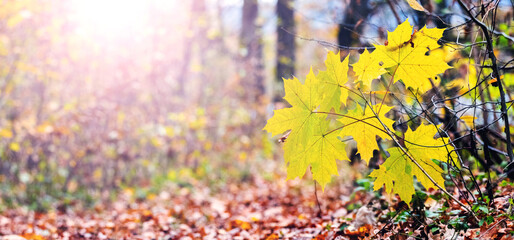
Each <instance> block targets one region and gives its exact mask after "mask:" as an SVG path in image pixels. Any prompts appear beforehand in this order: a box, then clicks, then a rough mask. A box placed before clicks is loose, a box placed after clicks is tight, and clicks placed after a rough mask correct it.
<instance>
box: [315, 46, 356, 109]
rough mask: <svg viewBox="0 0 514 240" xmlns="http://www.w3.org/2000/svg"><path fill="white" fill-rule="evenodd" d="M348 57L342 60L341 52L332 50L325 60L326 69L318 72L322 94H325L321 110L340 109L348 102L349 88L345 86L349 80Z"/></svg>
mask: <svg viewBox="0 0 514 240" xmlns="http://www.w3.org/2000/svg"><path fill="white" fill-rule="evenodd" d="M348 58H349V57H346V58H345V59H344V60H343V62H341V55H340V53H337V54H335V53H333V52H331V51H329V52H328V54H327V60H325V66H326V68H327V70H326V71H321V72H320V73H319V74H318V76H317V77H318V79H319V81H320V84H321V85H320V88H319V90H320V94H323V101H322V102H321V107H320V111H330V110H331V109H332V108H333V109H334V110H335V111H338V110H339V108H340V107H341V103H342V104H346V99H347V98H348V89H347V88H346V87H345V86H344V85H345V84H346V82H348Z"/></svg>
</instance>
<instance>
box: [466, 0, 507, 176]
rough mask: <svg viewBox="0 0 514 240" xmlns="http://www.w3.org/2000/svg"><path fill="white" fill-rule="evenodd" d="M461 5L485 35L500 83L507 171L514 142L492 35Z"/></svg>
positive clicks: (494, 73)
mask: <svg viewBox="0 0 514 240" xmlns="http://www.w3.org/2000/svg"><path fill="white" fill-rule="evenodd" d="M458 1H459V5H460V6H461V7H462V9H463V10H464V11H465V12H466V13H467V14H468V16H469V17H471V19H472V20H473V22H475V23H476V24H477V25H478V26H479V27H480V28H481V29H482V32H483V33H484V36H485V40H486V41H487V45H486V46H487V53H488V55H489V58H490V59H491V64H492V69H493V76H494V77H495V78H496V80H497V81H496V82H497V83H498V90H499V91H500V104H501V111H502V114H501V115H502V119H503V121H504V122H505V130H504V132H505V137H506V138H507V153H508V154H509V161H510V163H509V164H508V165H507V166H506V167H505V169H507V168H508V167H509V166H510V165H511V164H512V163H514V153H513V150H512V142H511V139H510V138H511V136H510V127H509V126H510V125H509V116H507V104H506V103H505V91H504V90H503V83H502V81H500V71H499V69H498V65H497V63H496V62H497V60H496V56H495V55H494V49H493V43H492V40H491V35H490V34H489V28H488V27H487V26H486V25H485V24H484V23H483V22H481V21H479V20H478V19H477V18H476V17H475V16H473V14H472V13H471V11H470V10H469V9H468V8H467V7H466V5H464V3H463V2H462V0H458Z"/></svg>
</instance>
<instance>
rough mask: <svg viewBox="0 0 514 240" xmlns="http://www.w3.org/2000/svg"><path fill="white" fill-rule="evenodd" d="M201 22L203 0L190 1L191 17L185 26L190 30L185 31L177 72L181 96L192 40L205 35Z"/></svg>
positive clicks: (180, 94)
mask: <svg viewBox="0 0 514 240" xmlns="http://www.w3.org/2000/svg"><path fill="white" fill-rule="evenodd" d="M204 20H205V21H204ZM202 24H204V25H206V24H207V23H206V18H205V0H193V1H192V3H191V17H190V18H189V23H188V28H187V29H188V30H189V31H190V32H189V33H186V34H185V37H184V53H183V57H182V65H181V67H180V70H179V71H180V72H179V74H178V84H179V86H178V90H177V94H178V95H179V96H180V97H183V96H185V94H186V92H185V91H186V83H187V82H188V77H189V74H190V72H189V68H190V65H191V58H192V52H193V45H194V42H195V41H198V38H199V37H201V36H202V34H203V37H205V32H206V28H205V27H202ZM200 54H201V53H200Z"/></svg>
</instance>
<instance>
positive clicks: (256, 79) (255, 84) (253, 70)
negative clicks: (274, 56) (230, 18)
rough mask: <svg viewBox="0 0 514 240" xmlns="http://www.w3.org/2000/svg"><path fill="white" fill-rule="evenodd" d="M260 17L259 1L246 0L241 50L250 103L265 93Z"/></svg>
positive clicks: (247, 97) (244, 84)
mask: <svg viewBox="0 0 514 240" xmlns="http://www.w3.org/2000/svg"><path fill="white" fill-rule="evenodd" d="M258 16H259V4H258V2H257V0H244V3H243V16H242V25H241V36H240V49H241V53H242V56H241V58H242V64H243V69H242V70H243V74H242V78H243V80H242V82H243V86H244V89H245V95H246V99H247V100H248V101H249V102H255V101H258V100H259V97H260V96H262V95H263V94H264V92H265V89H264V65H263V62H262V41H261V27H260V26H259V25H258V24H257V18H258Z"/></svg>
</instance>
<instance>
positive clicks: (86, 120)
mask: <svg viewBox="0 0 514 240" xmlns="http://www.w3.org/2000/svg"><path fill="white" fill-rule="evenodd" d="M421 3H422V4H423V5H424V7H425V8H426V9H427V10H429V11H430V12H433V13H437V14H434V16H435V15H438V16H442V17H433V18H432V17H430V15H427V14H425V13H422V12H421V13H419V12H416V11H413V10H412V9H411V8H410V7H409V5H408V4H407V3H406V2H405V1H393V0H387V1H383V0H359V1H344V0H316V1H313V0H303V1H300V0H297V1H293V0H278V1H276V0H261V1H257V0H244V1H243V0H240V1H238V0H194V1H179V0H151V1H150V0H148V1H144V0H110V1H100V0H88V1H86V0H84V1H82V0H3V1H0V210H2V209H7V208H12V207H14V206H17V205H26V206H29V207H30V209H33V210H45V209H49V208H52V207H55V204H56V203H57V204H61V205H62V204H64V205H70V204H73V205H76V206H79V207H80V206H83V207H88V206H92V205H93V204H94V203H95V202H96V201H104V200H105V201H109V200H112V199H114V198H116V196H117V194H119V193H120V192H130V194H131V195H132V196H134V197H135V198H146V197H149V196H152V195H155V194H158V193H159V191H160V189H162V188H163V187H165V186H166V185H167V184H175V185H180V186H182V187H188V186H190V187H191V186H194V185H195V184H197V182H202V184H206V185H208V186H209V187H210V188H212V189H216V188H221V187H223V186H226V185H227V184H228V183H229V182H231V181H232V182H245V181H252V179H253V178H254V177H255V176H259V177H261V178H265V179H271V180H273V179H275V181H277V179H278V181H285V176H284V175H285V164H284V163H283V159H282V157H281V154H282V153H281V150H280V144H279V143H278V141H277V138H271V137H270V136H269V135H268V134H266V133H265V132H263V131H262V128H263V127H264V125H265V120H266V119H267V118H269V117H270V116H271V115H272V110H273V109H276V108H282V107H285V106H287V105H286V103H284V102H282V100H281V97H282V96H283V93H282V92H283V86H282V78H283V77H284V78H290V77H292V76H305V75H306V74H307V73H308V71H309V69H310V66H313V67H314V68H317V69H319V68H320V66H322V65H323V61H324V56H325V55H326V53H327V51H328V50H332V51H334V50H338V49H339V48H338V46H351V47H363V46H372V44H373V43H383V42H384V38H385V36H386V34H387V30H389V31H392V30H393V29H394V27H395V26H396V25H397V24H398V23H399V22H403V20H404V19H405V18H407V17H409V18H410V20H411V22H412V23H413V24H414V25H415V26H418V28H421V26H423V25H425V24H428V25H429V26H431V27H436V26H437V27H447V26H448V25H454V26H458V25H459V24H460V23H463V22H464V21H465V19H464V17H462V15H460V14H458V13H459V12H460V10H459V9H453V8H454V7H455V6H454V5H453V4H452V3H451V1H446V0H437V1H434V2H432V1H424V0H422V1H421ZM505 3H506V4H507V2H505ZM393 5H394V6H393ZM500 9H501V8H500ZM446 13H448V14H446ZM503 17H508V16H503ZM511 18H512V16H511ZM507 22H509V21H507ZM459 27H460V28H458V29H457V30H459V31H461V30H462V32H463V33H464V32H466V30H465V27H466V26H459ZM468 30H469V29H468ZM469 32H470V31H467V33H468V35H459V36H460V37H461V40H462V39H465V38H466V37H468V38H469V37H472V35H471V34H469ZM454 36H456V34H454ZM341 50H342V51H343V54H342V55H343V56H344V55H347V54H348V53H350V52H351V51H350V49H348V48H341ZM352 51H359V49H358V48H356V49H355V50H352ZM355 55H357V54H355ZM299 78H301V77H299ZM279 137H280V136H279ZM349 146H351V145H349ZM341 164H348V163H341ZM343 169H345V168H343ZM342 171H345V170H342ZM359 174H360V173H359V171H358V170H357V171H354V172H351V173H350V174H342V175H344V176H343V177H341V179H339V180H338V181H344V180H345V179H352V178H353V176H354V175H359ZM311 184H312V183H311Z"/></svg>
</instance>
